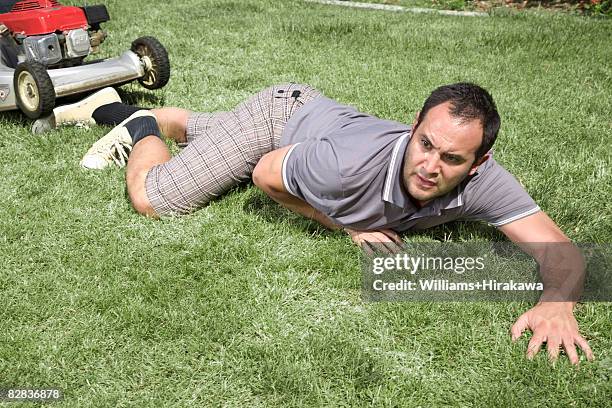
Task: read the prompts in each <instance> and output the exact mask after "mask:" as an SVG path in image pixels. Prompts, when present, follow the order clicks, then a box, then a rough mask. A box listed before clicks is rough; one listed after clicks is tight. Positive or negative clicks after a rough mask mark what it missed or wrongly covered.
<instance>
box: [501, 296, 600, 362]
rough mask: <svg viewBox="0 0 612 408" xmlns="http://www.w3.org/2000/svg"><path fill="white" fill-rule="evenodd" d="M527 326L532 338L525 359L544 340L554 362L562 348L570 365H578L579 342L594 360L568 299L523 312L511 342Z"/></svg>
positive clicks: (547, 303) (536, 350)
mask: <svg viewBox="0 0 612 408" xmlns="http://www.w3.org/2000/svg"><path fill="white" fill-rule="evenodd" d="M526 329H530V330H531V331H532V332H533V337H531V340H530V341H529V345H528V347H527V358H529V359H532V358H533V357H534V356H535V355H536V354H538V352H539V351H540V348H541V347H542V344H543V343H544V342H546V348H547V349H548V357H549V359H550V360H551V361H555V360H556V359H557V357H558V356H559V349H560V347H563V349H564V350H565V353H566V354H567V357H568V358H569V360H570V362H571V363H572V364H578V361H579V359H578V353H577V352H576V345H578V346H579V347H580V348H581V349H582V351H584V354H585V355H586V357H587V359H588V360H589V361H590V360H593V352H592V351H591V348H590V347H589V343H588V342H587V341H586V340H585V339H584V337H582V336H581V335H580V332H579V331H578V322H576V319H575V318H574V313H573V304H572V303H571V302H542V303H538V304H537V305H536V306H535V307H533V308H532V309H530V310H528V311H527V312H525V313H523V314H522V315H521V317H519V318H518V320H517V321H516V323H514V325H513V326H512V330H511V333H512V341H516V340H518V338H519V337H521V335H522V334H523V331H525V330H526Z"/></svg>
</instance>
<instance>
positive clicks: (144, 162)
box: [125, 132, 185, 217]
mask: <svg viewBox="0 0 612 408" xmlns="http://www.w3.org/2000/svg"><path fill="white" fill-rule="evenodd" d="M184 137H185V134H184V132H183V138H184ZM170 159H171V156H170V151H169V150H168V147H167V146H166V143H164V141H163V140H161V139H160V138H159V137H157V136H154V135H152V136H147V137H145V138H144V139H142V140H140V142H138V143H137V144H136V145H134V147H133V149H132V153H131V154H130V159H129V160H128V164H127V170H126V173H125V181H126V184H127V191H128V196H129V197H130V201H131V202H132V206H133V207H134V209H135V210H136V211H137V212H139V213H140V214H142V215H148V216H150V217H158V214H157V213H156V212H155V210H154V209H153V207H152V206H151V203H150V202H149V197H148V196H147V192H146V189H145V180H146V178H147V174H148V173H149V170H151V168H152V167H153V166H155V165H158V164H162V163H165V162H167V161H169V160H170Z"/></svg>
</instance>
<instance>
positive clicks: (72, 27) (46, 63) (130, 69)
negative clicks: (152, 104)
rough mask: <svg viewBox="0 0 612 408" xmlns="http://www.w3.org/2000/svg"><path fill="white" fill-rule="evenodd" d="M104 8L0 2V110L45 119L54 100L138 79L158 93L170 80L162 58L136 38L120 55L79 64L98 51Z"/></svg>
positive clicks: (155, 46)
mask: <svg viewBox="0 0 612 408" xmlns="http://www.w3.org/2000/svg"><path fill="white" fill-rule="evenodd" d="M109 20H110V17H109V14H108V10H107V9H106V6H104V5H92V6H83V7H74V6H63V5H61V4H60V3H58V2H57V1H56V0H22V1H10V0H9V1H7V0H0V111H5V110H11V109H17V108H19V109H21V111H22V112H23V113H24V114H25V115H26V116H28V117H29V118H32V119H36V118H39V117H41V116H44V115H47V114H49V113H50V112H51V111H52V110H53V108H54V107H55V101H56V98H61V97H64V96H68V95H75V94H80V93H84V92H88V91H92V90H95V89H99V88H104V87H107V86H119V85H122V84H126V83H128V82H131V81H134V80H138V81H139V82H140V84H141V85H142V86H143V87H145V88H147V89H158V88H161V87H163V86H164V85H166V84H167V83H168V80H169V79H170V63H169V61H168V53H167V52H166V49H165V48H164V47H163V45H162V44H161V43H160V42H159V41H157V40H156V39H155V38H153V37H148V36H147V37H140V38H138V39H136V40H135V41H133V42H132V46H131V49H130V50H129V51H125V52H124V53H123V54H122V55H120V56H118V57H115V58H109V59H104V60H94V61H87V62H86V61H85V58H86V57H88V56H89V55H91V54H95V53H96V52H98V51H99V48H100V44H102V42H104V40H105V38H106V33H105V32H104V31H103V30H102V29H101V28H100V24H102V23H104V22H106V21H109Z"/></svg>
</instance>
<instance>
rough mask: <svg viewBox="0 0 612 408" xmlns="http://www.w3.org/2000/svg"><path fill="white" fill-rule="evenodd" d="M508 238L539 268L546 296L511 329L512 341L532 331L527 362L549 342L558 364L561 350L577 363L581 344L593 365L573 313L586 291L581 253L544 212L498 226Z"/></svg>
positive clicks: (548, 346)
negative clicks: (578, 298)
mask: <svg viewBox="0 0 612 408" xmlns="http://www.w3.org/2000/svg"><path fill="white" fill-rule="evenodd" d="M499 229H500V231H501V232H503V233H504V234H505V235H506V236H507V237H508V238H509V239H511V240H512V241H513V242H515V243H517V244H518V245H519V246H520V247H521V248H522V249H523V250H524V251H525V252H527V253H528V254H530V255H531V256H533V257H534V258H535V260H536V261H537V262H538V264H539V266H540V272H541V278H542V280H543V283H544V292H543V294H542V297H541V298H540V301H539V302H538V304H537V305H536V306H535V307H533V308H532V309H530V310H529V311H527V312H526V313H524V314H523V315H522V316H520V317H519V318H518V320H517V321H516V323H515V324H514V325H513V326H512V330H511V332H512V340H513V341H516V340H517V339H518V338H519V337H520V336H521V335H522V333H523V331H524V330H526V329H530V330H531V331H532V332H533V336H532V338H531V340H530V341H529V346H528V349H527V357H528V358H530V359H531V358H533V357H534V356H535V355H536V354H537V353H538V352H539V350H540V348H541V347H542V344H543V343H544V342H546V346H547V349H548V355H549V358H550V359H551V360H555V359H556V358H557V357H558V355H559V348H560V347H563V348H564V349H565V352H566V354H567V356H568V358H569V359H570V361H571V362H572V364H578V361H579V359H578V354H577V353H576V345H578V346H579V347H580V348H581V349H582V350H583V351H584V353H585V354H586V356H587V358H588V359H589V360H592V359H593V352H592V351H591V348H590V347H589V344H588V343H587V341H586V340H585V339H584V338H583V337H582V336H581V335H580V332H579V330H578V323H577V322H576V319H575V318H574V314H573V308H574V305H575V304H576V300H577V292H578V291H579V290H581V289H582V284H583V279H584V260H583V257H582V254H581V252H580V250H579V249H578V248H577V247H576V246H574V245H573V244H571V241H570V240H569V239H568V238H567V237H566V236H565V234H563V232H561V230H560V229H559V227H557V225H556V224H555V223H554V222H553V221H552V220H551V219H550V217H548V216H547V215H546V214H545V213H544V212H542V211H540V212H537V213H535V214H533V215H530V216H528V217H525V218H522V219H519V220H517V221H514V222H511V223H509V224H506V225H503V226H501V227H499Z"/></svg>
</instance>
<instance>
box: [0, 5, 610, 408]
mask: <svg viewBox="0 0 612 408" xmlns="http://www.w3.org/2000/svg"><path fill="white" fill-rule="evenodd" d="M73 3H79V4H80V2H76V1H74V2H73ZM105 4H106V5H107V7H108V8H109V11H110V14H111V17H112V18H113V20H112V21H110V22H109V23H107V24H106V25H105V28H106V29H107V31H108V32H109V33H110V37H109V39H108V40H107V42H106V43H105V44H104V45H103V53H105V54H107V55H109V56H110V55H117V54H118V53H120V52H121V51H122V50H124V49H127V48H129V44H130V42H131V40H133V39H135V38H137V37H138V36H140V35H145V34H149V35H155V36H157V37H158V38H159V39H160V40H161V41H162V42H163V43H164V44H165V45H166V46H167V48H168V50H169V53H170V58H171V62H172V68H173V72H172V79H171V81H170V83H169V85H168V86H167V87H166V88H165V89H163V90H161V91H157V92H149V91H145V90H144V89H143V88H141V87H139V86H138V85H137V84H134V85H128V86H125V87H123V88H122V89H123V91H124V95H125V96H126V98H127V100H128V101H130V102H132V103H136V104H140V105H144V106H149V107H153V106H159V105H165V106H181V107H187V108H191V109H194V110H206V111H212V110H227V109H230V108H232V107H233V106H234V105H236V104H237V103H238V102H240V101H241V100H243V99H244V98H246V97H247V96H249V95H250V94H252V93H254V92H256V91H258V90H260V89H262V88H264V87H266V86H268V85H270V84H273V83H277V82H283V81H295V82H304V83H309V84H312V85H314V86H316V87H317V88H319V89H321V90H322V91H323V92H324V93H325V94H326V95H328V96H330V97H333V98H335V99H338V100H340V101H343V102H345V103H348V104H352V105H355V106H357V107H359V108H360V109H362V110H364V111H367V112H370V113H373V114H376V115H379V116H381V117H385V118H389V119H394V120H399V121H406V122H408V121H412V119H413V117H414V114H415V112H416V111H417V110H418V109H419V108H420V106H421V104H422V101H423V100H424V98H425V97H426V96H427V95H428V93H429V92H430V91H431V90H432V89H433V88H434V87H436V86H438V85H441V84H445V83H451V82H455V81H461V80H469V81H474V82H477V83H479V84H481V85H483V86H484V87H486V88H488V89H489V90H490V91H491V93H492V94H493V96H494V97H495V98H496V101H497V104H498V107H499V110H500V114H501V116H502V131H501V134H500V137H499V139H498V143H497V145H496V158H497V160H498V161H499V162H501V163H502V164H503V165H504V166H505V167H506V168H507V169H508V170H510V171H511V172H512V173H513V174H514V175H516V176H517V178H518V179H519V180H520V181H521V182H522V183H523V184H524V186H525V187H526V189H527V190H528V191H529V192H530V193H531V195H532V196H533V197H534V199H535V200H536V201H537V202H538V203H539V204H540V206H541V207H542V208H543V209H544V210H545V211H546V212H547V213H548V214H549V215H550V216H551V217H552V218H553V219H554V220H555V221H556V222H557V223H558V224H559V225H560V226H561V228H562V229H563V230H564V231H565V232H566V233H567V234H568V236H570V237H571V238H572V239H574V240H575V241H578V242H595V243H610V242H612V222H611V216H612V208H611V206H610V200H611V199H612V197H611V195H612V194H611V193H612V188H611V186H612V176H611V172H610V166H611V158H612V157H611V156H612V149H611V147H610V142H611V139H612V116H611V114H610V112H612V96H611V93H612V67H611V65H610V61H612V42H611V41H610V38H612V21H610V20H598V19H588V18H580V17H575V16H567V15H560V14H559V15H557V14H546V15H543V14H537V13H527V14H517V15H512V16H510V15H509V16H501V15H498V16H494V17H489V18H469V17H467V18H466V17H443V16H436V15H416V14H410V13H388V12H379V11H367V10H354V9H348V8H344V7H332V6H323V5H317V4H312V3H305V2H302V1H284V0H283V1H280V0H278V1H272V0H261V1H255V0H240V1H238V0H235V1H229V0H211V1H199V0H198V1H196V0H182V1H178V2H167V1H161V0H151V1H146V2H145V1H140V2H135V1H119V0H108V1H106V2H105ZM29 128H30V122H28V121H27V120H25V119H24V118H23V117H22V116H21V115H19V114H17V113H4V114H1V115H0V132H1V133H2V138H1V139H0V166H1V167H0V168H1V169H2V170H1V178H0V265H2V268H1V272H2V273H1V275H0V296H1V299H2V304H1V306H0V333H1V335H0V388H2V387H9V386H30V387H48V386H57V387H60V388H61V389H63V390H64V393H65V398H64V401H63V402H62V403H61V404H59V405H61V406H67V407H127V406H138V407H143V406H147V407H161V406H176V407H183V406H240V407H255V406H273V407H285V406H330V407H338V406H347V407H348V406H401V407H417V406H427V407H429V406H466V407H472V406H473V407H480V406H496V407H497V406H499V407H505V406H520V407H525V406H529V407H532V406H534V407H544V406H555V407H561V406H576V407H603V406H606V405H608V404H609V402H610V400H611V397H612V385H611V384H612V336H611V333H612V323H611V322H612V309H611V308H610V304H609V303H608V304H605V303H591V304H581V305H579V306H578V308H577V312H576V315H577V319H578V321H579V323H580V327H581V331H582V333H583V335H584V336H585V337H586V338H587V339H588V340H589V341H590V344H591V346H592V348H593V350H594V352H595V355H596V361H595V362H593V363H589V362H586V361H584V358H582V360H583V361H582V363H581V365H580V367H579V368H574V367H572V366H571V365H570V364H569V362H568V361H567V359H566V358H565V357H562V358H561V360H560V361H559V362H558V363H557V364H556V365H554V366H551V365H550V364H549V363H548V361H547V359H546V356H545V355H544V354H540V355H538V356H537V358H536V359H535V360H534V361H527V360H526V359H525V358H524V353H525V351H526V345H527V341H528V337H529V336H526V337H524V338H523V339H521V340H520V341H519V342H517V344H512V343H511V341H510V336H509V328H510V326H511V325H512V324H513V322H514V321H515V319H516V318H517V317H518V316H519V315H520V314H521V313H523V312H524V311H526V310H527V309H528V308H529V307H530V305H529V304H527V303H518V302H516V303H406V302H405V303H391V304H390V303H365V302H363V301H362V300H361V293H360V286H361V259H362V257H361V254H360V251H359V249H358V248H357V247H355V246H354V245H353V244H351V242H350V240H349V238H348V237H347V236H345V235H343V234H342V233H332V232H328V231H325V230H324V229H323V228H319V227H317V226H316V225H315V224H314V223H312V222H309V221H306V220H304V219H302V218H300V217H298V216H296V215H293V214H291V213H289V212H287V211H285V210H284V209H282V208H280V207H279V206H277V205H276V204H275V203H273V202H272V201H271V200H270V199H268V198H267V197H266V196H265V195H264V194H262V193H261V192H260V191H258V190H257V189H256V188H255V187H254V186H252V185H247V186H242V187H239V188H236V189H235V190H233V191H232V192H230V193H229V194H227V195H226V196H224V197H223V198H221V199H219V200H217V201H215V202H213V203H211V204H210V205H209V206H207V207H206V208H204V209H202V210H200V211H198V212H196V213H194V214H193V215H190V216H186V217H182V218H175V219H164V220H161V221H154V220H150V219H146V218H143V217H140V216H138V215H136V214H135V212H134V211H133V210H132V209H131V207H130V205H129V203H128V200H127V198H126V192H125V186H124V182H123V179H124V171H123V170H119V169H117V168H112V169H108V170H105V171H101V172H93V171H92V172H86V171H83V170H82V169H81V168H79V166H78V161H79V159H80V158H81V157H82V155H83V154H84V153H85V151H86V150H87V149H88V148H89V146H90V145H91V144H92V143H93V142H94V141H95V140H97V139H98V138H99V137H100V136H102V135H103V134H104V133H105V132H106V131H107V129H104V128H96V127H92V128H91V129H76V128H64V129H61V130H58V131H55V132H52V133H49V134H45V135H43V136H34V135H32V134H30V132H29ZM405 239H406V240H407V241H410V240H435V239H447V240H453V241H462V240H468V241H470V240H477V239H493V240H496V239H501V236H500V235H498V234H497V233H496V232H495V231H493V230H492V229H489V228H483V227H482V226H479V225H478V224H454V225H448V226H444V227H440V228H437V229H435V230H433V231H426V232H423V233H417V234H414V235H410V236H406V238H405ZM606 401H608V402H607V403H606ZM0 404H1V403H0ZM59 405H58V406H59ZM7 406H15V405H7Z"/></svg>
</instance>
